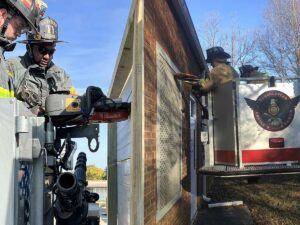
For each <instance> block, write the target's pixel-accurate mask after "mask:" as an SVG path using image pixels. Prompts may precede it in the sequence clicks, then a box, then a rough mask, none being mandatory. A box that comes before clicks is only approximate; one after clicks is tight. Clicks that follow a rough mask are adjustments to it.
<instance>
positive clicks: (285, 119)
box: [245, 91, 300, 131]
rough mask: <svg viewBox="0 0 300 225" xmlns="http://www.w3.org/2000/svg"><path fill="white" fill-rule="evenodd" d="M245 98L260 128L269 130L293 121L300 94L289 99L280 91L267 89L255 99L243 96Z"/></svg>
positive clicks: (285, 125) (278, 128)
mask: <svg viewBox="0 0 300 225" xmlns="http://www.w3.org/2000/svg"><path fill="white" fill-rule="evenodd" d="M245 100H246V103H247V105H248V106H249V107H250V108H251V109H252V110H253V114H254V118H255V120H256V122H257V123H258V124H259V125H260V126H261V127H262V128H264V129H265V130H269V131H280V130H283V129H285V128H286V127H287V126H288V125H289V124H290V123H291V122H292V121H293V119H294V115H295V107H296V106H297V104H298V103H299V100H300V95H298V96H296V97H294V98H292V99H290V98H289V96H287V95H286V94H285V93H283V92H281V91H267V92H264V93H263V94H261V95H260V96H259V97H258V98H257V100H256V101H255V100H251V99H249V98H245Z"/></svg>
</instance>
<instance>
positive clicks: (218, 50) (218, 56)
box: [199, 46, 238, 92]
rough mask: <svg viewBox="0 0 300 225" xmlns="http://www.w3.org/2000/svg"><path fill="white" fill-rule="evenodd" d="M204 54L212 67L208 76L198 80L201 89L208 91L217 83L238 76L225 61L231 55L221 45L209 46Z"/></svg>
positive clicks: (222, 82) (219, 83)
mask: <svg viewBox="0 0 300 225" xmlns="http://www.w3.org/2000/svg"><path fill="white" fill-rule="evenodd" d="M206 54H207V59H206V62H207V63H210V64H211V66H212V67H213V68H212V70H211V71H210V72H209V78H208V79H202V80H201V81H200V83H199V86H200V90H201V91H203V92H209V91H211V90H213V89H215V88H216V87H218V86H219V85H221V84H224V83H226V82H228V81H230V80H232V79H235V78H237V77H238V73H237V72H236V71H235V69H234V68H233V67H232V66H230V65H229V62H228V61H227V59H229V58H231V56H230V55H229V54H228V53H227V52H225V51H224V49H223V48H222V47H219V46H216V47H212V48H209V49H207V50H206Z"/></svg>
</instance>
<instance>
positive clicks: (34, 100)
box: [9, 17, 76, 115]
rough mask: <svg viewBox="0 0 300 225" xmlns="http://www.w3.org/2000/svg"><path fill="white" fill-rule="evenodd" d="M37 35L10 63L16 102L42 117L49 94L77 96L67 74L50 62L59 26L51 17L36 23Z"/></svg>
mask: <svg viewBox="0 0 300 225" xmlns="http://www.w3.org/2000/svg"><path fill="white" fill-rule="evenodd" d="M38 29H39V34H40V35H30V34H29V35H28V36H27V40H25V41H22V43H25V44H26V48H27V52H26V54H25V55H24V56H20V57H17V58H14V59H10V60H9V66H10V69H11V71H12V73H13V77H14V87H15V90H16V97H17V99H19V100H21V101H24V102H25V104H26V106H27V108H29V109H30V110H31V111H32V112H33V113H34V114H36V115H43V113H44V110H45V100H46V97H47V96H48V95H49V94H52V93H62V92H66V93H67V92H69V93H70V94H73V95H76V90H75V88H74V87H73V86H72V83H71V80H70V78H69V76H68V75H67V73H66V72H65V71H64V70H63V69H62V68H60V67H58V66H57V65H55V64H54V63H53V62H52V59H53V55H54V52H55V47H56V43H58V42H62V41H59V40H58V25H57V23H56V21H55V20H53V19H52V18H50V17H46V18H44V19H42V20H41V21H40V23H39V28H38Z"/></svg>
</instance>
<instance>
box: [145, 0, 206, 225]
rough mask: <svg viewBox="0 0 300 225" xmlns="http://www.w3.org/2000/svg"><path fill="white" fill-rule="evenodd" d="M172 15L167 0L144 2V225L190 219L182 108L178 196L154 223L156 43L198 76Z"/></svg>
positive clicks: (185, 124) (178, 224) (186, 117)
mask: <svg viewBox="0 0 300 225" xmlns="http://www.w3.org/2000/svg"><path fill="white" fill-rule="evenodd" d="M172 12H173V10H172V8H171V5H170V4H169V1H168V0H145V29H144V32H145V33H144V36H145V40H144V42H145V47H144V48H145V49H144V50H145V93H144V94H145V134H144V135H145V157H144V158H145V162H144V171H145V174H144V177H145V186H144V193H145V196H144V216H145V217H144V221H145V225H153V224H161V225H182V224H189V220H190V193H189V191H188V190H189V186H190V180H189V177H188V170H189V163H188V155H189V142H190V136H189V135H190V134H189V133H190V130H189V111H188V110H189V108H188V107H183V108H184V116H183V124H182V127H183V130H182V134H183V140H182V143H183V154H182V156H183V157H182V178H183V180H182V182H183V184H182V185H183V188H182V197H181V199H180V200H178V201H177V203H176V204H175V205H174V206H173V207H172V209H171V210H170V211H169V212H168V213H167V214H166V215H165V216H164V217H163V218H162V219H161V220H160V221H159V223H156V211H157V209H156V206H157V194H156V187H157V182H156V178H157V177H156V109H157V108H156V107H157V104H156V98H157V97H156V96H157V95H156V94H157V93H156V85H157V84H156V82H157V77H156V41H157V42H158V43H159V44H160V45H161V46H162V48H163V49H164V51H165V52H167V54H168V55H169V57H170V59H171V60H172V61H173V62H174V63H175V65H176V66H177V68H179V70H180V71H182V72H187V73H192V74H200V73H201V69H200V68H201V66H200V64H199V63H200V62H196V61H195V59H194V57H193V54H192V51H191V50H190V46H189V44H188V43H187V41H186V38H185V34H184V32H183V30H182V28H181V27H180V25H179V24H178V21H177V20H176V17H175V16H174V15H173V13H172ZM189 88H190V87H188V86H186V87H185V88H184V92H183V93H182V96H183V102H182V104H183V106H185V105H186V106H188V103H189V102H188V100H189V98H188V97H189V93H190V90H189ZM170 188H171V187H170Z"/></svg>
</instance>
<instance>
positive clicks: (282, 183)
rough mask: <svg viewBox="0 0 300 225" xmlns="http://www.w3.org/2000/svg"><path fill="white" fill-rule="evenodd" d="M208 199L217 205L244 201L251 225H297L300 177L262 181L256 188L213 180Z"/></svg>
mask: <svg viewBox="0 0 300 225" xmlns="http://www.w3.org/2000/svg"><path fill="white" fill-rule="evenodd" d="M208 196H210V197H211V198H212V199H213V200H214V201H219V202H221V201H237V200H242V201H244V204H245V205H247V206H248V208H249V210H250V212H251V215H252V218H253V221H254V225H300V175H293V176H291V175H281V176H268V177H261V178H260V179H259V181H258V183H256V184H248V183H247V181H246V179H232V178H231V179H228V178H227V179H226V178H223V179H221V178H215V179H213V181H212V182H211V185H210V188H209V191H208Z"/></svg>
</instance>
